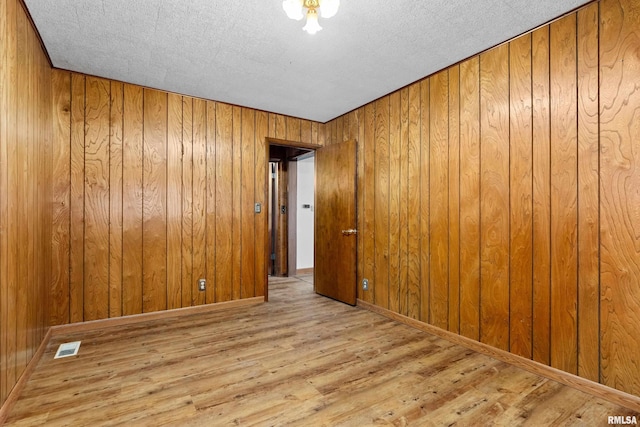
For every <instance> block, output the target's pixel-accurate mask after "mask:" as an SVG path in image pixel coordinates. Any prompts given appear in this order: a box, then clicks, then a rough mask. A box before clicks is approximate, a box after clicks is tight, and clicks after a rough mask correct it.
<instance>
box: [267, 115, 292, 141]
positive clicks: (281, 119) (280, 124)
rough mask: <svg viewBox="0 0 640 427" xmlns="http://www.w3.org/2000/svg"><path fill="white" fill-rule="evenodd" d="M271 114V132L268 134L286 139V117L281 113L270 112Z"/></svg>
mask: <svg viewBox="0 0 640 427" xmlns="http://www.w3.org/2000/svg"><path fill="white" fill-rule="evenodd" d="M271 116H273V120H274V121H273V126H274V131H273V133H271V132H270V133H269V136H274V137H275V138H278V139H286V138H287V135H288V133H287V118H286V117H285V116H283V115H281V114H272V115H271Z"/></svg>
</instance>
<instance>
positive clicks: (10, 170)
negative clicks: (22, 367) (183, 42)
mask: <svg viewBox="0 0 640 427" xmlns="http://www.w3.org/2000/svg"><path fill="white" fill-rule="evenodd" d="M5 7H6V12H5V13H6V15H5V16H3V17H6V21H5V25H6V34H3V38H4V37H6V38H4V39H3V40H2V41H0V43H3V53H4V55H5V56H4V57H3V59H5V58H6V62H5V63H4V64H7V65H6V66H3V67H1V68H0V73H2V75H3V81H4V82H5V84H4V85H3V86H2V88H1V89H2V93H3V98H4V102H5V105H2V107H3V108H2V109H1V110H0V114H2V115H3V117H4V122H3V123H4V126H5V127H4V129H5V132H4V134H3V135H0V136H2V141H0V147H1V148H0V149H2V151H3V152H5V153H6V154H5V153H3V156H6V162H7V163H6V165H7V167H6V193H2V194H0V197H3V198H4V194H6V208H5V209H6V217H5V213H4V212H2V215H3V225H6V226H7V228H3V230H7V233H6V234H7V236H6V238H7V243H6V248H7V251H6V258H5V253H3V254H0V257H2V258H3V261H4V259H6V264H7V269H6V270H4V269H3V271H6V282H3V283H2V284H1V285H0V286H2V289H3V294H4V295H6V297H7V299H6V300H4V299H3V301H2V306H1V308H2V309H3V312H2V320H3V322H2V325H0V334H1V335H2V344H3V347H2V349H0V352H1V353H2V357H3V366H4V368H5V369H4V370H3V372H2V374H1V375H0V379H2V380H3V381H5V382H4V383H3V384H2V389H3V401H4V399H5V398H6V396H7V395H8V394H9V392H10V391H11V389H12V388H13V386H14V385H15V383H16V381H17V380H18V378H19V377H18V374H17V369H16V368H17V367H16V360H17V356H18V351H19V348H18V336H17V333H18V331H19V330H18V329H17V328H18V318H19V317H20V316H24V314H23V313H22V312H20V311H18V310H17V301H18V281H19V277H20V276H19V271H18V262H19V261H20V257H19V252H18V245H19V242H20V239H19V235H18V227H17V226H14V227H8V225H9V224H19V221H20V220H21V218H19V216H18V209H17V205H18V197H20V196H19V195H20V192H19V189H18V171H19V169H20V168H21V167H22V165H21V163H19V162H18V159H17V151H18V132H19V128H18V122H17V118H18V111H17V107H18V98H19V97H21V96H23V93H22V92H21V91H20V88H19V87H18V76H17V74H18V72H23V71H24V70H23V69H20V68H19V64H18V61H17V47H18V46H17V28H16V24H17V22H16V13H17V7H18V6H17V1H12V0H10V1H7V2H5ZM5 137H6V138H5ZM2 175H3V176H4V171H2ZM0 274H1V272H0ZM4 295H3V296H4ZM5 307H6V308H5ZM11 307H14V308H13V312H11ZM4 310H6V311H4ZM21 332H22V331H21Z"/></svg>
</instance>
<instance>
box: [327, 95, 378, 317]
mask: <svg viewBox="0 0 640 427" xmlns="http://www.w3.org/2000/svg"><path fill="white" fill-rule="evenodd" d="M333 140H334V141H335V139H333ZM375 144H376V152H375V174H376V175H375V217H374V220H375V262H374V277H375V279H374V280H375V283H376V285H375V287H374V301H375V304H376V305H378V306H380V307H384V308H388V307H389V97H383V98H380V99H379V100H378V101H376V127H375Z"/></svg>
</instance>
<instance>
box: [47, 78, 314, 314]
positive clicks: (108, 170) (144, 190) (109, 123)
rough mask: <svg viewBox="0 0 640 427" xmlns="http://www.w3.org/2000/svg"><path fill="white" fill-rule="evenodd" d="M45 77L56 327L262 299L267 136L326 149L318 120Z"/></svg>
mask: <svg viewBox="0 0 640 427" xmlns="http://www.w3.org/2000/svg"><path fill="white" fill-rule="evenodd" d="M52 80H53V94H54V100H53V102H54V142H55V144H54V147H55V149H54V159H55V161H54V164H55V169H54V177H53V185H54V187H55V192H54V197H55V204H54V206H55V208H54V215H55V221H54V237H53V254H54V260H53V282H52V288H51V295H52V299H51V322H52V324H54V325H57V324H64V323H70V322H82V321H88V320H95V319H104V318H108V317H118V316H124V315H131V314H137V313H146V312H151V311H159V310H167V309H174V308H180V307H189V306H193V305H199V304H209V303H214V302H221V301H228V300H232V299H239V298H248V297H254V296H263V295H264V294H265V289H264V288H265V279H266V261H267V258H266V252H265V249H266V246H265V238H266V233H265V229H266V226H267V223H266V221H267V219H266V210H263V211H262V213H261V214H255V213H254V203H261V204H262V205H263V206H264V207H265V208H266V203H267V200H266V199H265V197H266V192H265V191H266V177H267V162H268V159H267V157H266V145H265V138H266V137H273V138H282V139H289V140H292V141H301V142H305V143H310V144H317V145H322V144H323V143H324V125H320V124H318V123H315V122H309V121H305V120H300V119H295V118H291V117H285V116H281V115H277V114H270V113H266V112H262V111H256V110H252V109H248V108H242V107H238V106H232V105H228V104H224V103H220V102H213V101H205V100H201V99H195V98H191V97H187V96H180V95H176V94H172V93H167V92H161V91H157V90H152V89H146V88H142V87H139V86H134V85H130V84H124V83H120V82H116V81H110V80H105V79H100V78H96V77H90V76H84V75H82V74H76V73H71V72H66V71H60V70H55V71H54V72H53V79H52ZM200 278H204V279H206V281H207V290H206V291H205V292H200V291H198V287H197V281H198V279H200Z"/></svg>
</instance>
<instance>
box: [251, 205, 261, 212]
mask: <svg viewBox="0 0 640 427" xmlns="http://www.w3.org/2000/svg"><path fill="white" fill-rule="evenodd" d="M253 211H254V212H255V213H260V212H262V205H261V204H260V203H256V205H255V207H254V209H253Z"/></svg>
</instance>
